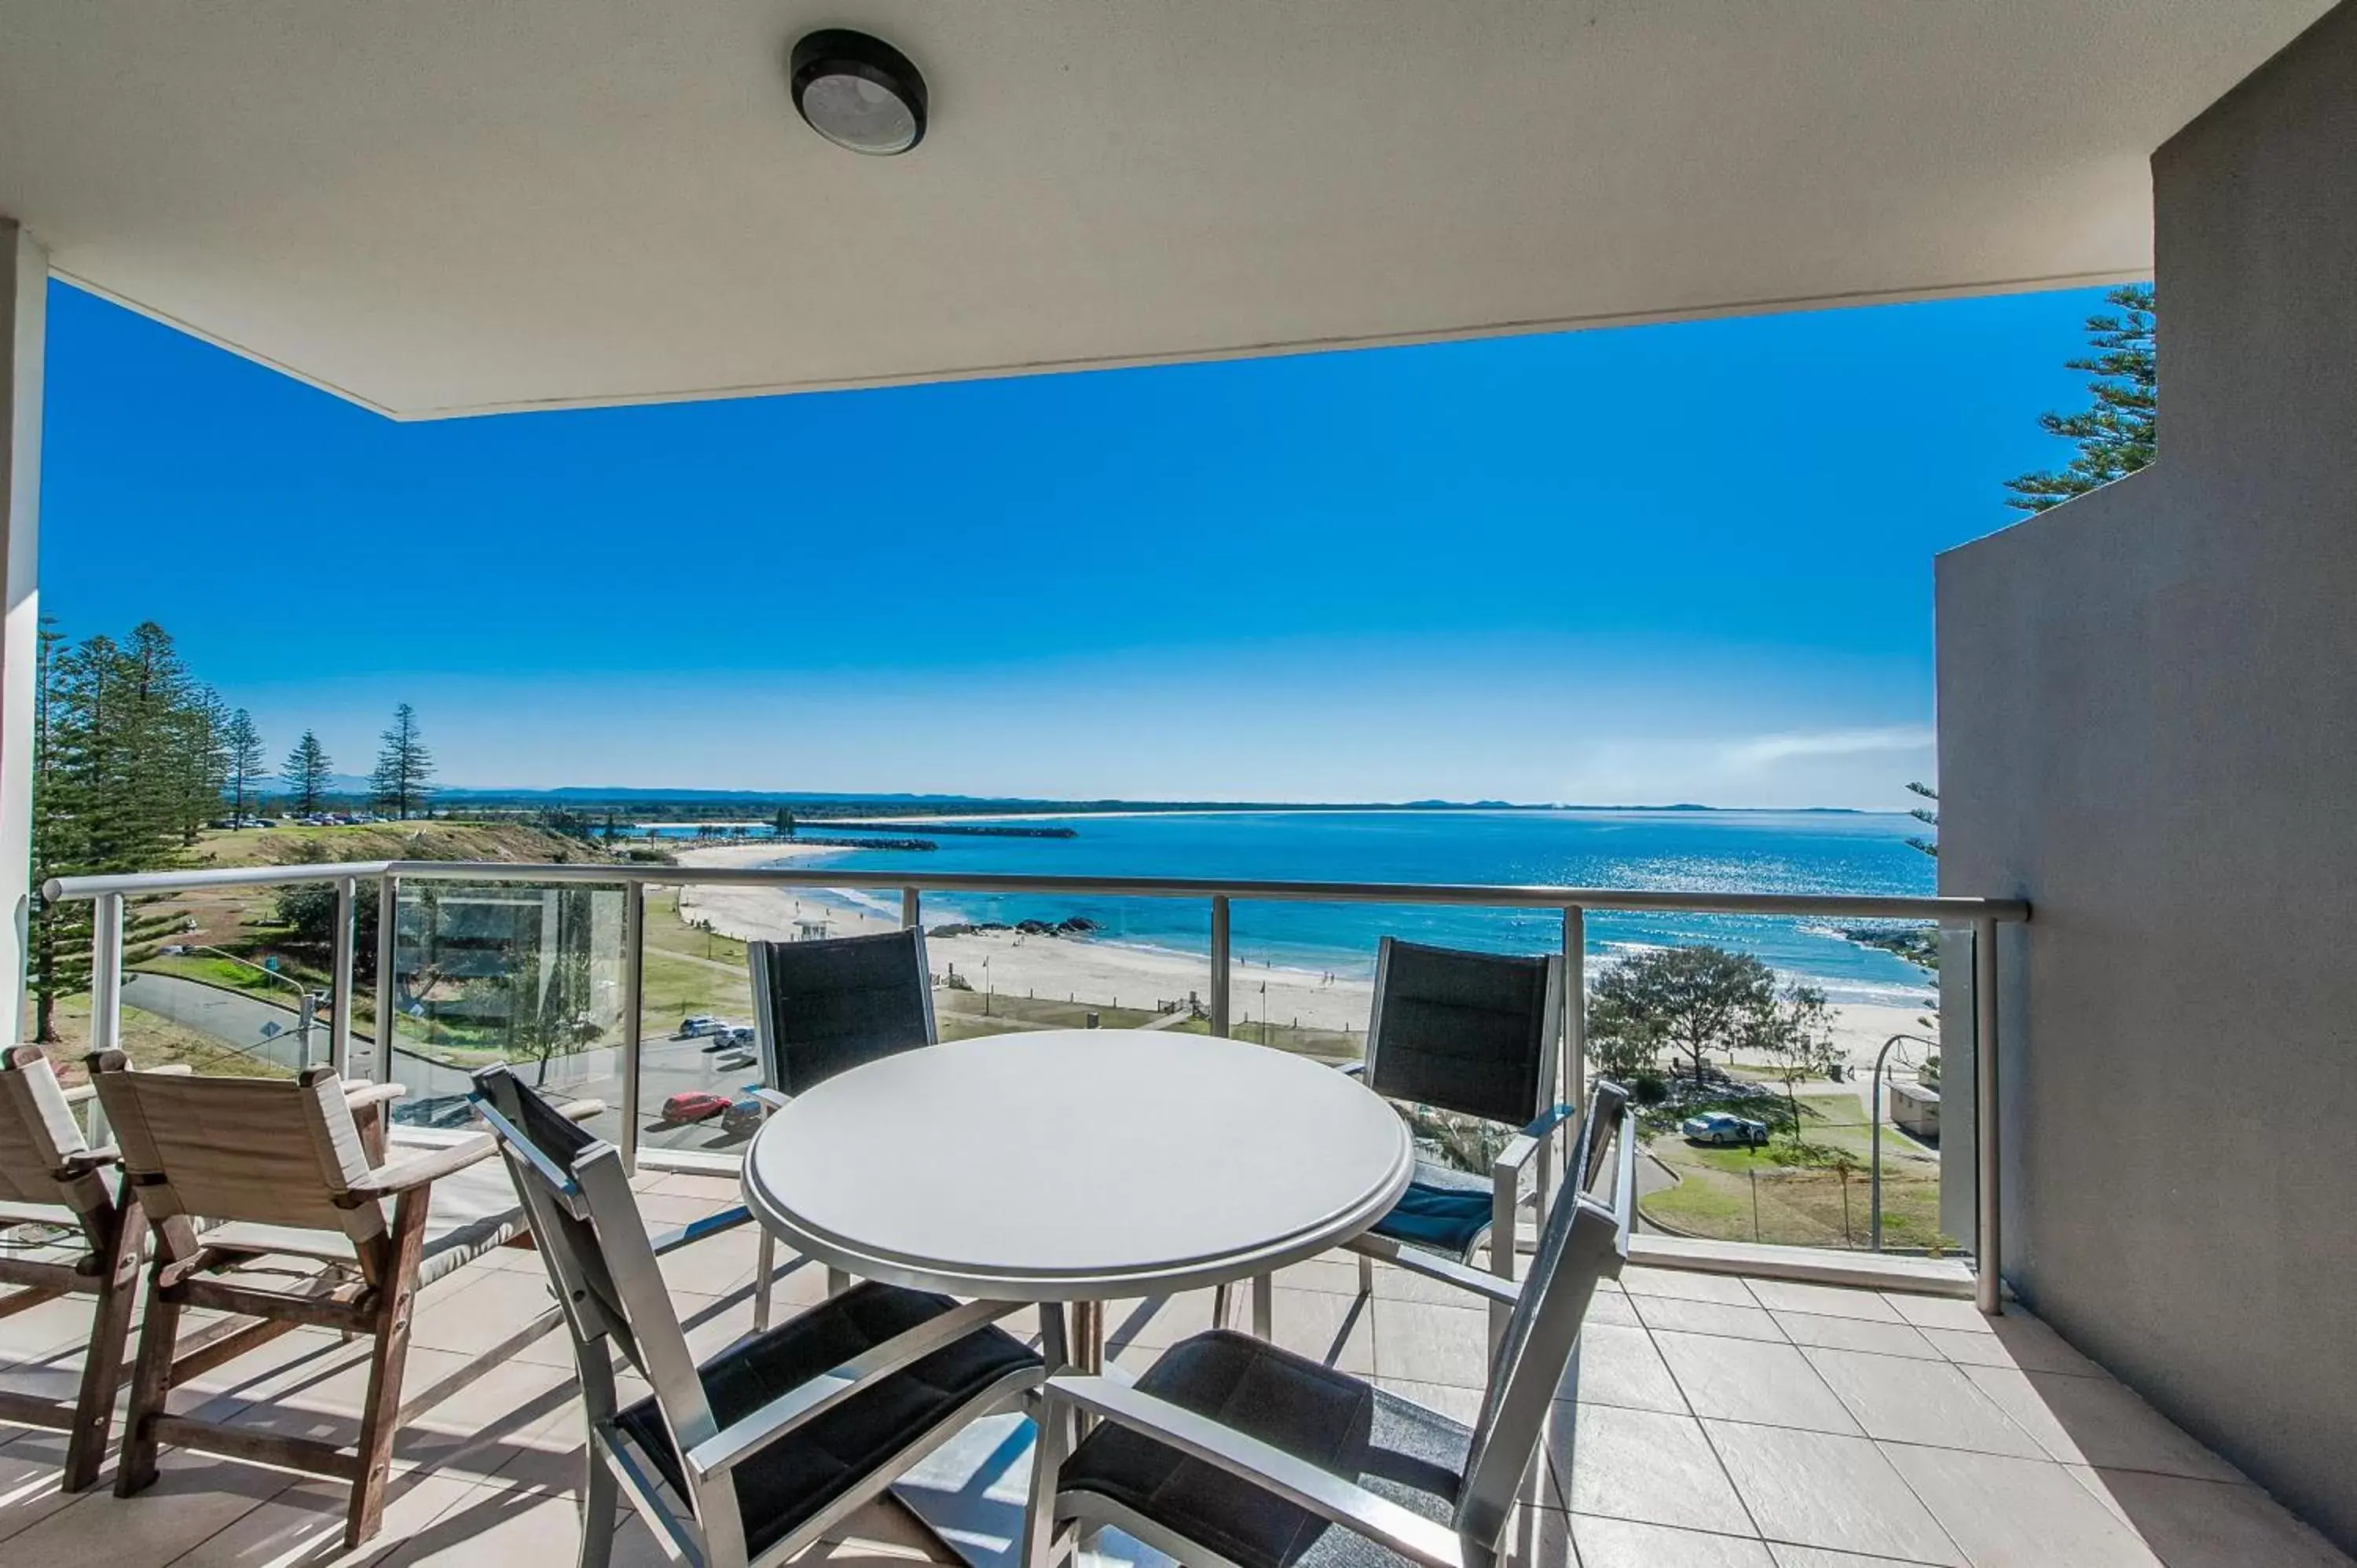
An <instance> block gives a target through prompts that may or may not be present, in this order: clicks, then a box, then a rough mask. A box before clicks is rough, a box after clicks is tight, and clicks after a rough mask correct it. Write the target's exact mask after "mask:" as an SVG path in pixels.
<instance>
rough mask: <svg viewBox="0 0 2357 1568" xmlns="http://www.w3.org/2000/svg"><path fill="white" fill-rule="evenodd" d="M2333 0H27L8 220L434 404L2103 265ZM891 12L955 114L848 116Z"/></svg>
mask: <svg viewBox="0 0 2357 1568" xmlns="http://www.w3.org/2000/svg"><path fill="white" fill-rule="evenodd" d="M2326 5H2327V0H2233V3H2232V4H2197V3H2190V0H1972V3H1970V4H1963V3H1947V4H1935V3H1930V0H1903V3H1902V0H1756V3H1751V4H1746V5H1663V4H1653V3H1644V0H1581V3H1579V4H1576V5H1575V4H1566V3H1565V0H1466V3H1464V4H1452V5H1439V4H1435V3H1433V0H1293V3H1289V4H1283V5H1271V4H1267V3H1266V0H1193V3H1191V4H1188V5H1105V4H1103V0H996V3H994V4H991V5H924V4H920V3H919V0H865V3H863V4H860V5H853V6H850V7H848V8H845V7H843V6H840V5H816V4H811V3H806V0H758V3H757V0H714V3H708V4H700V5H626V4H609V3H603V0H600V3H597V4H583V3H581V0H504V3H503V4H500V5H475V4H470V3H468V0H405V3H404V4H402V5H371V4H364V3H361V0H270V3H253V4H245V5H236V6H201V7H150V6H132V5H123V4H114V3H101V4H91V5H49V4H41V3H38V0H0V213H5V214H7V215H9V216H13V217H16V218H17V219H19V220H22V221H23V222H25V223H26V224H27V226H28V227H29V228H30V229H31V230H32V231H34V232H35V233H36V234H37V235H38V236H39V237H40V239H41V240H42V241H44V242H46V243H47V244H48V246H49V247H50V248H51V253H52V257H53V261H54V264H55V266H56V268H57V270H58V272H59V274H62V275H63V276H65V277H66V278H68V279H69V280H70V281H72V282H74V283H77V284H80V285H83V286H85V287H87V288H90V289H92V290H94V291H96V292H99V293H102V294H104V295H109V296H111V297H113V298H115V299H118V300H121V301H123V302H124V303H126V304H128V305H131V306H135V307H136V308H138V309H140V310H144V311H146V312H149V313H151V314H153V315H155V316H157V317H163V318H165V319H167V320H169V321H172V322H174V323H176V324H178V325H179V326H181V327H184V328H188V330H190V331H193V332H196V333H198V334H199V335H201V336H203V337H206V338H210V339H212V340H214V341H216V342H219V343H221V344H223V345H225V346H227V347H229V348H231V349H235V350H237V351H238V352H241V353H243V354H247V355H250V356H252V357H253V358H255V359H257V360H264V361H266V362H268V363H271V364H273V365H275V366H277V367H279V368H281V369H283V370H285V371H289V372H291V373H293V374H295V375H297V376H300V377H302V378H304V379H306V380H307V381H313V382H316V383H317V384H318V385H320V386H323V387H326V388H328V389H330V390H332V391H334V392H339V393H340V394H342V395H344V396H346V397H349V398H351V399H353V400H355V401H358V402H360V403H364V404H366V405H368V406H370V407H372V408H376V409H379V410H382V411H383V412H385V413H390V414H393V415H395V416H397V417H402V418H431V417H436V416H442V415H449V414H458V413H482V412H490V411H496V410H505V409H521V408H536V407H548V406H558V405H565V404H590V403H634V402H643V401H654V400H662V399H671V398H694V397H715V396H733V395H741V394H745V393H750V392H782V391H791V390H798V389H811V388H823V387H844V386H860V385H869V384H879V383H890V382H896V381H931V380H941V379H947V378H954V377H963V376H976V375H994V374H1006V373H1012V372H1021V371H1039V370H1049V369H1078V368H1083V367H1090V366H1103V365H1121V364H1136V363H1148V362H1154V361H1161V360H1190V359H1207V358H1220V357H1227V356H1236V355H1249V354H1258V353H1269V352H1282V351H1286V350H1293V349H1318V348H1332V347H1338V346H1343V345H1351V344H1380V343H1395V342H1412V341H1415V340H1419V339H1426V338H1454V337H1466V336H1473V335H1478V334H1482V333H1491V332H1501V331H1522V330H1531V329H1535V328H1554V327H1577V326H1594V325H1603V324H1609V323H1617V322H1633V321H1648V320H1658V319H1665V318H1676V317H1697V316H1710V315H1720V314H1727V313H1735V312H1743V311H1757V310H1777V309H1790V308H1797V307H1803V306H1817V305H1843V304H1857V303H1861V302H1867V301H1877V300H1904V299H1919V298H1924V297H1928V296H1934V295H1947V294H1968V293H1975V292H1990V291H2001V290H2014V289H2022V288H2034V287H2040V286H2047V285H2070V284H2083V283H2091V282H2098V281H2105V280H2112V279H2117V278H2121V277H2125V276H2130V275H2134V274H2139V273H2142V272H2143V271H2145V270H2146V269H2147V266H2148V264H2149V261H2150V246H2151V239H2150V230H2151V222H2150V187H2149V180H2148V177H2147V165H2146V159H2147V155H2148V154H2149V153H2150V152H2151V151H2152V149H2153V148H2154V147H2155V146H2156V145H2158V143H2160V142H2161V141H2163V140H2164V139H2166V138H2167V137H2168V136H2169V134H2170V133H2172V132H2173V131H2175V130H2176V129H2177V128H2178V127H2179V125H2180V124H2183V123H2184V122H2185V121H2186V120H2188V119H2190V117H2191V116H2192V115H2193V114H2194V113H2196V112H2198V111H2199V110H2200V109H2201V108H2202V107H2203V106H2204V105H2206V104H2207V103H2209V102H2211V101H2212V99H2214V98H2216V97H2217V96H2218V95H2219V94H2221V93H2222V92H2223V91H2225V90H2226V89H2228V88H2229V87H2231V86H2233V84H2234V82H2236V81H2238V80H2240V79H2241V78H2242V77H2243V76H2244V75H2245V74H2247V73H2248V72H2249V71H2250V70H2252V69H2253V68H2254V67H2255V66H2256V65H2258V64H2259V63H2260V62H2261V61H2262V60H2264V59H2266V58H2267V56H2268V55H2270V54H2271V53H2273V52H2274V51H2275V50H2276V49H2277V48H2281V47H2282V46H2283V45H2284V44H2286V43H2287V42H2288V41H2289V40H2290V39H2291V38H2293V37H2294V36H2295V35H2296V34H2297V33H2298V31H2299V30H2300V29H2301V28H2302V27H2304V26H2306V25H2307V24H2308V23H2309V22H2310V21H2312V20H2314V19H2315V18H2316V17H2317V16H2319V15H2320V14H2321V13H2322V12H2323V11H2324V10H2325V9H2326ZM846 24H848V25H853V26H857V27H863V28H866V29H867V30H869V31H872V32H874V33H876V34H878V35H880V36H881V37H883V38H888V40H890V41H891V42H892V43H894V44H895V45H897V46H898V47H899V48H900V49H902V50H903V51H905V52H906V53H907V54H908V55H909V57H911V58H912V59H914V60H915V62H916V63H917V65H918V66H919V67H920V69H921V70H922V71H923V73H924V76H925V78H926V81H927V83H928V85H929V88H930V91H931V123H930V126H929V129H928V132H927V134H926V135H925V138H924V140H923V142H922V144H921V145H920V146H918V147H917V148H916V149H915V150H914V151H913V152H910V153H909V154H907V155H906V156H899V157H888V158H877V157H862V156H856V155H853V154H851V153H847V152H845V151H843V150H841V149H839V148H837V147H835V146H833V145H828V144H827V143H825V142H823V141H822V140H820V138H819V137H818V136H816V135H815V134H813V133H812V132H811V131H810V130H809V129H808V128H807V127H805V126H804V125H803V124H802V123H801V122H800V121H799V120H798V119H797V118H796V115H795V112H794V109H793V107H792V104H791V101H790V98H789V94H788V91H787V87H786V80H785V79H786V70H785V63H784V62H785V56H786V52H787V50H788V48H790V46H791V42H792V40H793V39H794V38H796V37H798V36H800V35H801V34H802V32H804V31H805V30H806V29H808V28H810V27H817V26H843V25H846Z"/></svg>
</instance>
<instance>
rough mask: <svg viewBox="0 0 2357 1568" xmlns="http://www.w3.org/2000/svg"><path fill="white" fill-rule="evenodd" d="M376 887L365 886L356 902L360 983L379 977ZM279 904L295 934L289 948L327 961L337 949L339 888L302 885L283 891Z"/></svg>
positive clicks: (355, 956) (281, 919)
mask: <svg viewBox="0 0 2357 1568" xmlns="http://www.w3.org/2000/svg"><path fill="white" fill-rule="evenodd" d="M375 887H376V885H375V884H374V883H371V882H363V883H361V885H360V889H359V894H358V896H357V897H355V898H354V899H353V900H352V927H353V930H354V933H355V934H354V936H353V938H352V974H353V977H354V978H355V979H358V980H364V981H365V980H373V979H374V978H375V977H376V913H377V897H376V893H375ZM405 891H406V890H405V889H404V892H405ZM275 902H276V906H277V909H276V913H277V916H278V923H279V924H280V925H282V926H285V927H288V928H290V929H292V931H293V935H292V937H291V938H290V940H289V945H290V946H295V947H302V948H307V949H310V950H313V951H314V952H315V953H316V954H317V955H318V956H319V958H320V959H321V961H323V962H324V961H326V959H327V957H328V955H330V954H332V953H333V952H334V951H335V947H336V890H335V888H334V887H332V886H328V884H327V883H324V882H301V883H297V884H296V885H295V886H292V887H282V888H280V889H279V891H278V897H277V898H276V900H275Z"/></svg>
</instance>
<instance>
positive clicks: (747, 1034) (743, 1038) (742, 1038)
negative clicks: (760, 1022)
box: [728, 1024, 753, 1050]
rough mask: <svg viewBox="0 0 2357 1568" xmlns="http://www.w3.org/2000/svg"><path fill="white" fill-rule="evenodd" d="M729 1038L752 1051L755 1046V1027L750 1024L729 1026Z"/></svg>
mask: <svg viewBox="0 0 2357 1568" xmlns="http://www.w3.org/2000/svg"><path fill="white" fill-rule="evenodd" d="M728 1037H729V1039H731V1040H733V1041H735V1042H736V1043H737V1045H740V1046H743V1047H746V1048H747V1049H748V1050H750V1049H751V1048H752V1046H753V1026H752V1025H750V1024H732V1025H730V1026H728Z"/></svg>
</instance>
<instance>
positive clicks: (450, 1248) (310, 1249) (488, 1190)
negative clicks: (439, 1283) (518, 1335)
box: [204, 1160, 524, 1290]
mask: <svg viewBox="0 0 2357 1568" xmlns="http://www.w3.org/2000/svg"><path fill="white" fill-rule="evenodd" d="M391 1212H392V1211H391V1207H390V1206H389V1205H388V1206H386V1217H387V1219H388V1220H389V1219H391ZM523 1231H524V1217H523V1206H522V1204H520V1203H518V1202H517V1201H516V1193H515V1184H514V1183H513V1182H511V1181H510V1180H509V1179H508V1174H507V1170H506V1168H505V1167H504V1166H503V1165H500V1163H499V1162H498V1161H496V1160H485V1161H483V1162H482V1163H481V1164H479V1165H469V1166H468V1167H467V1168H466V1169H465V1170H462V1171H459V1172H457V1174H456V1175H453V1176H444V1177H442V1178H441V1179H440V1180H439V1181H437V1182H436V1183H435V1184H434V1187H433V1189H432V1192H431V1194H430V1202H429V1205H428V1207H427V1208H426V1211H425V1246H424V1248H423V1250H422V1251H421V1252H420V1254H419V1256H418V1261H417V1287H418V1288H419V1289H421V1290H423V1289H424V1288H425V1286H427V1285H430V1284H432V1283H434V1282H435V1281H436V1280H438V1279H440V1278H442V1276H444V1275H445V1274H447V1273H450V1272H451V1271H452V1270H453V1269H457V1268H461V1267H463V1266H465V1265H466V1264H468V1263H470V1262H474V1260H476V1259H477V1258H479V1257H481V1256H482V1255H483V1254H484V1253H486V1252H488V1251H490V1250H491V1249H492V1248H494V1247H502V1246H505V1245H506V1244H507V1243H508V1242H510V1241H512V1240H515V1239H516V1238H517V1237H518V1236H521V1235H522V1234H523ZM204 1239H205V1245H206V1246H208V1247H212V1248H216V1249H218V1250H220V1251H232V1252H250V1253H253V1254H255V1255H257V1256H259V1255H262V1254H265V1253H268V1254H277V1255H280V1256H285V1257H296V1258H317V1259H320V1260H322V1261H324V1262H332V1263H338V1264H344V1265H349V1264H350V1263H351V1262H352V1241H351V1238H350V1236H348V1235H346V1234H345V1233H344V1232H343V1231H341V1230H308V1229H305V1228H303V1227H299V1226H293V1225H263V1224H254V1223H249V1222H244V1221H236V1220H232V1221H230V1222H229V1223H226V1224H221V1225H215V1226H211V1227H210V1228H208V1229H206V1230H205V1231H204Z"/></svg>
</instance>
